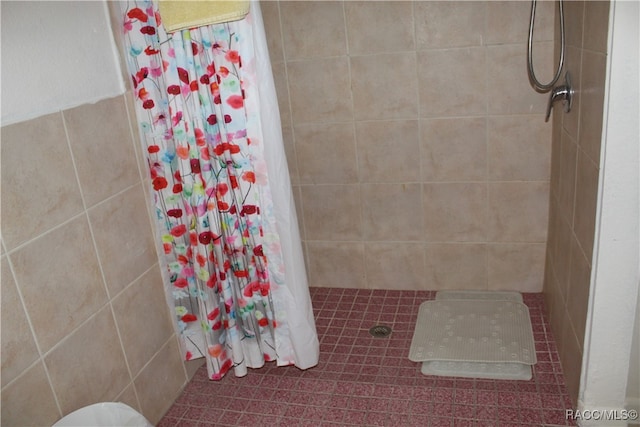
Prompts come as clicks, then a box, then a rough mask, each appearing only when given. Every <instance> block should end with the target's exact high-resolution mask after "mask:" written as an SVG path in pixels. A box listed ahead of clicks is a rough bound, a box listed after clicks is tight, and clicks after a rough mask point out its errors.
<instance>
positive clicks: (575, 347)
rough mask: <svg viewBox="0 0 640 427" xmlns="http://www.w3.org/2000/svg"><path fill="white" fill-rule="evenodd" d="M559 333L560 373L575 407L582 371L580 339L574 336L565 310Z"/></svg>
mask: <svg viewBox="0 0 640 427" xmlns="http://www.w3.org/2000/svg"><path fill="white" fill-rule="evenodd" d="M561 334H562V336H563V338H562V348H561V350H560V362H562V373H563V375H564V381H565V384H566V386H567V390H568V392H569V396H570V397H571V400H572V402H573V405H574V407H575V405H576V404H577V402H578V391H579V389H580V376H581V372H582V350H581V345H582V341H580V340H578V338H577V337H576V335H575V332H574V331H573V328H572V325H571V321H570V320H569V317H568V315H567V314H566V312H565V317H564V321H563V323H562V332H561Z"/></svg>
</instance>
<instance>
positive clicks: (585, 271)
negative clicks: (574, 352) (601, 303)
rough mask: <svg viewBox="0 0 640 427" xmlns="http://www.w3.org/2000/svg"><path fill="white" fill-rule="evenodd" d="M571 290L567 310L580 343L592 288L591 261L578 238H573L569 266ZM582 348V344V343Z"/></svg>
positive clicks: (582, 337) (582, 339)
mask: <svg viewBox="0 0 640 427" xmlns="http://www.w3.org/2000/svg"><path fill="white" fill-rule="evenodd" d="M569 271H570V274H569V277H570V279H569V292H568V293H567V311H568V313H569V318H570V319H571V324H572V325H573V328H574V331H575V333H576V338H577V339H578V341H579V343H582V342H583V341H584V333H585V329H586V322H587V311H588V309H589V289H590V288H591V262H590V260H589V259H587V258H586V256H585V254H584V253H583V252H582V249H581V248H580V246H579V245H578V243H577V241H576V240H572V247H571V263H570V266H569ZM580 348H582V344H581V345H580Z"/></svg>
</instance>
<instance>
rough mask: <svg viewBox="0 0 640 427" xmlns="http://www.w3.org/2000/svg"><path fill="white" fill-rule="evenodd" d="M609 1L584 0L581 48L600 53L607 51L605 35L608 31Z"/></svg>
mask: <svg viewBox="0 0 640 427" xmlns="http://www.w3.org/2000/svg"><path fill="white" fill-rule="evenodd" d="M610 7H611V2H609V1H585V2H584V28H586V29H587V31H585V32H584V36H583V37H584V38H583V40H582V43H583V48H584V49H587V50H593V51H596V52H600V53H606V52H607V36H608V32H609V8H610Z"/></svg>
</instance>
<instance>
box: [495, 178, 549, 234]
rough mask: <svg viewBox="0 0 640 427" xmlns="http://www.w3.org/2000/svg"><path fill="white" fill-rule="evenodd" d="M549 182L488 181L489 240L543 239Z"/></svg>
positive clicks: (545, 232) (545, 230) (545, 231)
mask: <svg viewBox="0 0 640 427" xmlns="http://www.w3.org/2000/svg"><path fill="white" fill-rule="evenodd" d="M548 206H549V184H548V183H547V182H496V183H490V184H489V220H488V236H489V241H494V242H528V243H542V242H544V241H545V240H546V235H547V217H548V215H549V212H548V210H549V208H548Z"/></svg>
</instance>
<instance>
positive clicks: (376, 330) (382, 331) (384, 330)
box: [369, 325, 391, 338]
mask: <svg viewBox="0 0 640 427" xmlns="http://www.w3.org/2000/svg"><path fill="white" fill-rule="evenodd" d="M369 333H370V334H371V335H372V336H374V337H376V338H384V337H388V336H389V335H391V328H390V327H388V326H385V325H376V326H373V327H371V328H370V329H369Z"/></svg>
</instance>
